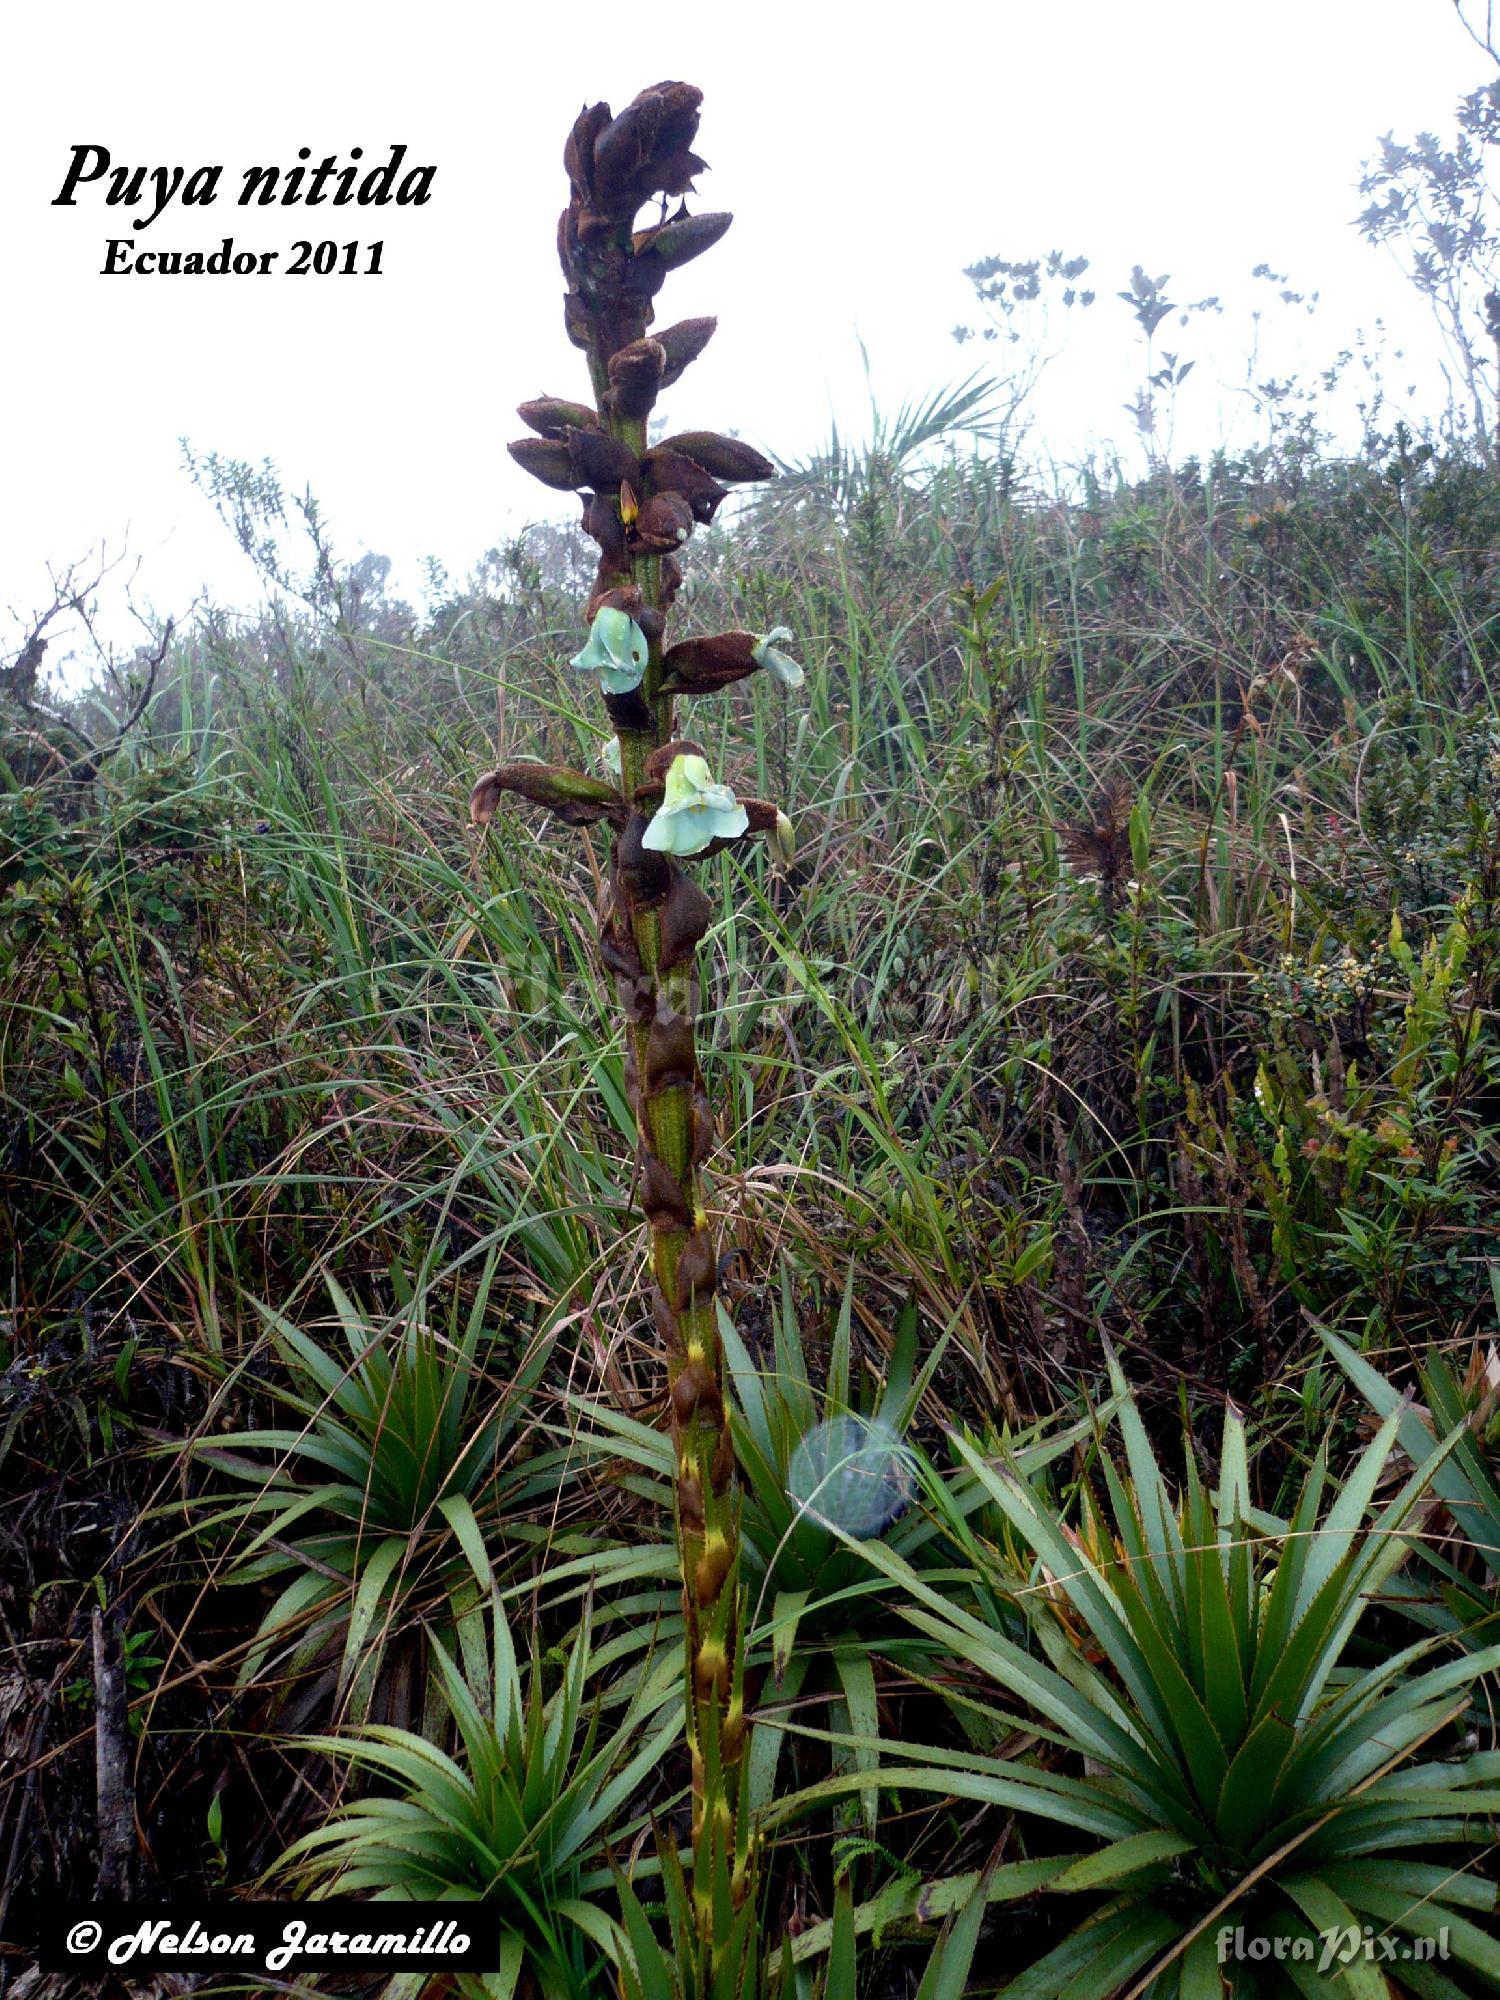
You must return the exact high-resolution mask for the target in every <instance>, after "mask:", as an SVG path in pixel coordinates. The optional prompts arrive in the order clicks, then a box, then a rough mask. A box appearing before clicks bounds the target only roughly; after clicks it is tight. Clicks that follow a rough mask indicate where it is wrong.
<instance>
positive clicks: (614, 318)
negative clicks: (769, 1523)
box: [472, 83, 801, 1960]
mask: <svg viewBox="0 0 1500 2000" xmlns="http://www.w3.org/2000/svg"><path fill="white" fill-rule="evenodd" d="M701 97H702V93H701V92H700V91H698V90H696V89H694V88H693V87H692V86H691V85H690V84H685V83H661V84H657V85H655V86H654V87H653V88H651V89H649V90H645V91H642V93H641V94H640V95H639V96H638V97H637V98H635V99H634V100H633V101H632V102H631V103H630V104H629V105H627V106H626V108H625V109H624V110H623V111H622V112H621V113H620V115H619V116H618V117H612V116H611V113H610V109H609V106H608V105H606V104H595V105H592V106H590V107H588V108H587V109H585V110H584V111H583V112H582V113H581V114H580V116H579V118H578V120H577V122H576V123H575V124H574V126H573V129H572V132H571V133H570V135H569V138H568V143H567V147H566V150H565V153H564V164H565V166H566V168H567V173H568V179H569V183H570V196H569V201H568V206H567V208H566V209H565V210H564V211H563V215H562V219H561V223H560V226H559V232H558V247H559V253H560V256H561V260H562V267H563V271H564V274H565V276H566V279H567V297H566V305H565V321H566V326H567V331H568V334H569V337H570V338H571V340H572V341H573V343H574V345H575V346H577V347H579V348H581V349H582V350H583V352H584V354H585V356H586V357H587V361H588V370H589V379H590V382H591V384H592V387H593V395H594V401H593V405H592V406H589V405H586V404H582V403H574V402H569V401H566V400H563V399H561V398H558V397H552V396H544V397H541V398H539V399H537V400H536V401H534V402H530V403H524V404H522V405H521V409H520V415H521V417H522V419H523V420H524V421H525V423H526V424H527V425H528V426H529V427H530V429H531V430H532V431H534V432H535V433H536V435H535V436H534V437H530V438H525V439H522V440H521V441H520V442H518V443H516V444H513V445H512V446H511V447H510V450H511V453H512V456H513V457H514V458H515V459H516V460H517V461H518V462H519V463H520V464H521V465H523V466H524V467H525V468H526V469H527V470H528V471H529V472H531V473H533V474H535V476H536V477H537V478H539V479H541V480H542V481H543V482H544V483H545V484H547V485H549V486H554V487H557V488H559V489H562V490H572V491H576V492H579V493H580V494H581V495H582V499H583V525H584V528H585V530H586V532H587V533H588V534H589V535H590V536H591V537H592V538H593V540H594V541H596V542H597V543H598V545H599V551H600V558H599V569H598V574H597V577H596V579H595V583H594V590H593V594H592V596H591V598H590V600H589V603H588V607H587V613H586V623H587V626H588V634H589V636H588V639H587V642H586V644H585V645H584V646H583V647H582V649H581V650H580V651H579V652H578V654H577V655H576V656H575V658H574V660H573V665H574V667H576V668H577V669H579V670H580V671H582V672H586V673H590V674H595V675H597V677H598V681H599V687H600V692H601V695H602V698H603V701H604V704H605V707H606V709H607V710H608V712H609V715H610V718H611V720H612V722H613V724H614V728H615V733H616V738H617V769H618V773H619V783H618V785H617V786H616V785H614V784H609V783H605V782H603V781H601V780H599V779H595V778H591V777H587V776H585V775H584V774H583V773H581V772H576V771H562V770H558V769H555V768H553V767H550V766H544V765H540V764H513V765H508V766H506V767H504V768H503V769H501V770H498V771H495V772H492V773H491V774H490V775H489V776H488V777H486V778H484V779H482V780H481V781H480V783H479V784H478V786H476V788H475V792H474V798H473V801H472V811H473V816H474V818H475V820H476V821H477V822H479V823H481V824H482V823H485V822H487V821H488V820H489V819H490V818H491V817H492V816H493V813H494V811H495V807H496V805H497V803H498V800H499V797H500V794H501V793H502V792H505V791H510V792H515V793H518V794H520V795H521V796H522V797H524V798H526V799H528V800H530V801H532V802H533V803H537V804H542V805H546V806H549V807H550V808H551V809H552V810H553V811H554V812H555V813H557V814H558V815H559V816H560V817H562V818H563V819H564V820H567V821H569V822H570V823H572V824H589V823H591V822H597V821H605V822H607V823H608V824H609V826H610V827H611V829H612V833H613V849H612V855H611V867H610V873H609V878H608V889H607V892H606V896H605V900H604V904H603V907H602V909H601V911H600V913H599V950H600V955H601V958H602V959H603V962H604V964H605V966H606V967H607V968H608V969H609V971H610V972H611V973H612V974H613V975H614V978H615V981H616V986H617V990H618V994H619V999H620V1004H621V1007H622V1009H623V1011H624V1015H625V1020H626V1027H627V1058H626V1086H627V1090H628V1093H629V1096H630V1100H631V1103H632V1106H633V1108H634V1111H635V1116H636V1123H637V1132H638V1145H637V1169H638V1178H639V1187H640V1203H641V1208H642V1210H643V1212H644V1215H645V1218H646V1221H647V1223H648V1225H649V1227H650V1232H651V1264H652V1278H653V1284H652V1307H653V1313H654V1318H655V1324H656V1328H657V1333H658V1337H659V1340H660V1345H661V1349H662V1352H663V1356H664V1360H665V1367H666V1378H667V1381H666V1387H667V1404H668V1411H669V1417H670V1423H671V1429H672V1438H673V1444H674V1453H675V1463H676V1474H675V1516H676V1528H677V1540H678V1547H679V1552H680V1557H681V1567H682V1583H683V1611H684V1617H685V1621H686V1629H687V1647H686V1656H685V1662H684V1677H685V1683H686V1727H687V1736H688V1743H689V1747H690V1750H691V1753H692V1771H693V1803H694V1810H693V1848H694V1870H693V1887H694V1901H695V1906H696V1911H697V1920H698V1926H699V1932H700V1937H701V1940H702V1943H703V1945H704V1947H705V1957H706V1958H707V1959H708V1960H712V1959H713V1958H714V1956H715V1943H716V1940H720V1939H722V1937H723V1935H724V1932H725V1930H726V1927H727V1925H728V1923H729V1920H730V1919H731V1918H732V1916H733V1913H734V1912H736V1911H738V1910H740V1908H741V1907H742V1906H743V1904H744V1902H745V1898H746V1895H747V1893H748V1888H749V1881H750V1874H751V1864H752V1843H751V1835H750V1828H749V1816H748V1808H747V1804H746V1801H745V1797H744V1788H743V1786H742V1784H741V1772H742V1769H743V1766H744V1758H745V1734H746V1730H745V1715H744V1691H743V1683H742V1662H743V1650H742V1647H741V1645H740V1643H739V1641H740V1631H739V1547H740V1544H739V1502H738V1496H737V1492H736V1485H735V1464H734V1450H733V1446H732V1444H731V1441H730V1433H729V1425H728V1419H727V1414H726V1410H725V1396H724V1368H723V1359H722V1355H721V1351H720V1343H719V1335H718V1323H717V1317H716V1307H715V1297H714V1294H715V1289H716V1285H717V1280H718V1270H719V1255H718V1243H717V1239H716V1235H715V1232H714V1230H713V1228H712V1225H711V1224H710V1222H709V1220H708V1217H707V1214H706V1213H705V1210H704V1206H703V1196H702V1186H701V1178H700V1176H701V1170H702V1167H703V1164H704V1162H705V1160H706V1159H707V1157H708V1155H709V1153H710V1152H711V1150H712V1148H713V1145H714V1143H715V1139H716V1136H717V1128H716V1124H715V1120H714V1117H713V1113H712V1111H711V1110H710V1107H709V1102H708V1098H707V1095H706V1093H705V1090H704V1083H703V1076H702V1073H701V1071H700V1070H699V1067H698V1059H697V1052H696V1046H695V1027H696V1022H697V1017H698V1013H699V1008H700V1004H701V993H700V984H699V970H698V962H697V954H698V946H699V944H700V943H701V942H702V939H703V937H704V935H705V933H706V932H707V929H708V926H709V920H710V915H711V905H710V902H709V899H708V897H707V896H706V895H705V893H704V892H703V890H702V889H701V888H700V887H698V885H697V884H696V883H695V882H694V881H692V879H691V878H690V877H689V876H688V875H687V873H686V872H685V871H684V869H683V868H682V866H681V862H682V860H683V859H685V858H687V857H690V856H695V855H709V854H714V853H718V852H720V851H721V850H722V849H724V848H727V847H730V846H733V845H734V844H736V843H737V842H739V841H742V840H745V839H748V838H750V837H752V836H753V835H755V834H757V833H760V834H768V835H770V836H771V837H772V838H773V839H774V840H775V841H776V842H777V844H778V845H779V846H780V847H781V848H782V849H783V850H786V849H787V847H788V845H789V841H790V834H791V829H790V826H789V825H788V823H787V821H786V820H785V818H784V817H783V815H782V814H781V813H779V812H778V811H777V810H776V809H775V807H773V806H771V805H768V804H767V803H766V802H764V801H763V800H759V799H743V800H742V799H738V798H736V797H735V795H734V793H733V792H732V791H731V790H730V789H729V787H728V786H726V785H723V784H720V783H718V782H716V781H715V778H714V775H713V773H712V771H711V770H710V769H709V765H708V762H707V759H706V758H705V757H704V755H703V752H702V750H701V749H700V747H699V746H698V745H697V744H696V743H693V742H691V741H688V740H686V739H685V738H679V736H678V734H677V727H676V720H675V706H676V703H677V701H678V700H679V699H680V698H682V697H688V696H697V695H704V694H709V693H714V692H717V691H718V690H720V689H722V688H724V687H727V686H729V685H730V684H731V683H733V682H734V681H736V680H740V679H743V678H745V677H746V676H748V675H750V674H753V673H756V672H761V671H766V672H769V673H771V674H772V675H773V677H775V678H776V679H778V680H779V681H781V682H782V683H783V684H786V685H795V684H796V683H797V682H799V681H800V679H801V669H800V668H799V667H798V666H797V664H796V662H795V661H793V660H791V659H790V658H788V656H787V655H786V654H785V653H784V652H782V651H781V650H780V642H781V641H783V640H785V639H787V638H788V637H789V636H790V635H789V634H788V633H786V632H785V631H783V630H779V629H778V630H777V631H775V632H772V633H768V634H765V635H763V636H761V635H757V634H754V633H750V632H724V633H719V634H717V635H715V636H712V637H703V638H688V639H683V640H680V641H678V642H677V643H676V644H675V645H670V646H669V645H667V644H666V628H667V619H668V614H669V613H670V611H671V608H672V602H673V599H674V598H675V597H676V595H677V592H678V589H679V587H680V585H681V582H682V571H681V568H680V566H679V563H678V556H677V552H678V550H679V549H680V548H681V547H682V545H683V544H684V543H685V542H686V541H687V540H688V538H689V536H690V535H691V534H692V532H693V529H694V527H695V526H697V525H699V524H700V523H707V522H709V521H711V520H712V519H713V517H714V513H715V511H716V510H717V508H718V507H719V505H720V503H721V502H722V501H723V500H724V499H725V498H726V497H727V495H728V491H729V488H730V487H731V486H733V485H736V484H740V483H743V482H747V481H753V480H762V479H768V478H769V477H770V476H771V474H772V467H771V465H770V463H769V462H768V461H767V460H766V459H764V458H763V457H762V456H761V455H760V453H759V452H756V451H753V450H751V449H750V447H749V446H747V445H744V444H741V443H740V442H739V441H738V440H737V439H735V438H729V437H721V436H718V435H716V434H715V433H712V432H708V431H691V432H686V433H683V434H682V435H680V436H676V437H669V438H667V439H665V440H664V441H662V442H660V443H658V444H654V445H653V444H650V443H648V424H649V419H650V416H651V412H652V409H653V408H654V406H655V403H656V400H657V397H658V396H659V394H660V393H661V391H662V390H663V389H666V388H670V387H671V385H672V384H673V383H675V382H676V381H677V380H678V378H679V377H680V376H681V374H682V372H683V370H684V369H685V368H686V367H687V366H688V365H689V363H690V362H691V361H693V360H694V359H695V357H696V356H697V355H698V354H699V353H700V352H701V351H702V349H703V348H704V346H705V345H706V344H707V342H708V340H709V338H710V336H711V335H712V334H713V331H714V327H715V324H716V322H715V321H714V320H712V319H690V320H683V321H681V322H679V323H678V324H677V325H675V326H669V327H666V328H663V329H662V330H661V331H659V332H655V333H653V332H649V331H648V329H649V328H650V327H651V325H652V322H653V306H652V301H653V299H654V298H655V295H656V293H657V291H658V290H659V289H660V287H661V285H662V283H663V282H664V280H665V279H666V277H667V275H668V273H669V272H670V271H671V270H673V269H675V268H676V266H677V265H679V264H682V263H685V262H686V261H687V260H688V259H689V258H691V257H695V256H697V255H698V254H699V253H700V252H701V251H703V250H706V249H708V247H709V246H710V245H711V244H712V243H715V242H717V240H718V239H719V237H720V236H722V235H723V233H724V231H725V229H726V228H727V227H728V226H729V221H730V218H729V217H728V216H727V215H689V214H688V212H687V206H686V203H685V202H682V203H681V204H680V205H679V207H678V209H677V210H676V212H675V213H674V214H672V215H670V216H668V214H667V201H668V198H669V197H673V198H678V197H681V196H683V195H685V194H687V193H688V192H689V191H690V190H691V187H692V183H693V179H694V176H695V175H696V174H698V173H699V172H701V171H702V168H703V162H702V161H701V160H699V159H698V158H697V157H696V156H695V154H694V153H693V152H692V151H691V146H692V143H693V140H694V137H695V136H696V133H697V129H698V107H699V104H700V102H701ZM658 196H659V197H661V212H660V216H659V218H658V219H657V220H655V221H654V222H652V223H651V224H650V225H649V226H648V227H646V228H644V229H638V228H637V227H636V218H637V216H638V214H639V212H640V211H641V209H642V208H643V207H644V206H646V204H648V203H650V202H652V201H653V200H654V199H655V198H656V197H658ZM726 1889H727V1892H728V1896H727V1901H728V1909H727V1910H725V1909H724V1908H723V1904H724V1901H725V1894H724V1892H725V1890H726ZM735 1928H737V1929H740V1928H743V1927H742V1926H735Z"/></svg>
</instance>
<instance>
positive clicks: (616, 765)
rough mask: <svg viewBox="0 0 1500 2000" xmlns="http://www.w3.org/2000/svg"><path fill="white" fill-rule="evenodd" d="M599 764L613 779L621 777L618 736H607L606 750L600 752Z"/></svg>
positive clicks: (605, 741) (605, 740)
mask: <svg viewBox="0 0 1500 2000" xmlns="http://www.w3.org/2000/svg"><path fill="white" fill-rule="evenodd" d="M599 762H600V763H601V764H602V765H603V766H604V768H605V770H606V771H608V772H609V774H610V776H611V777H612V778H618V777H619V775H620V739H619V737H618V736H607V737H606V738H605V739H604V748H603V749H602V750H601V751H600V752H599Z"/></svg>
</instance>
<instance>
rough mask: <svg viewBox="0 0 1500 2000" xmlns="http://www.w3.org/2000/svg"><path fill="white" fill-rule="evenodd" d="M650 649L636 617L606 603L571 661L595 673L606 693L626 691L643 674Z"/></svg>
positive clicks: (625, 692) (638, 681)
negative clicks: (585, 642)
mask: <svg viewBox="0 0 1500 2000" xmlns="http://www.w3.org/2000/svg"><path fill="white" fill-rule="evenodd" d="M649 652H650V648H649V647H648V646H647V644H646V635H645V633H644V632H643V631H642V630H641V628H640V626H639V625H637V624H636V622H635V620H634V619H633V618H631V617H629V616H628V615H627V614H626V613H625V612H623V611H616V610H615V609H614V607H613V606H612V605H608V604H606V605H605V607H604V609H603V610H602V611H600V612H599V613H598V614H597V616H596V617H595V619H594V623H593V627H592V629H591V630H590V632H589V642H588V644H587V645H586V646H585V647H584V649H583V651H582V652H581V653H575V654H574V655H573V658H572V662H571V664H572V665H573V666H575V667H581V668H582V669H584V671H586V672H592V673H597V674H598V676H599V685H600V687H602V688H603V690H604V692H605V693H606V694H629V693H630V691H631V689H632V688H638V687H639V686H640V684H641V682H642V681H643V680H644V679H645V677H646V660H647V657H648V655H649Z"/></svg>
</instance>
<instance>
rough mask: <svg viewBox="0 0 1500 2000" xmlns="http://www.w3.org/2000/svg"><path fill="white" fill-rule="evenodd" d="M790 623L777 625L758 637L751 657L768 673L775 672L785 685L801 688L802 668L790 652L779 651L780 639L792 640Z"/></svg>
mask: <svg viewBox="0 0 1500 2000" xmlns="http://www.w3.org/2000/svg"><path fill="white" fill-rule="evenodd" d="M791 636H792V628H791V626H790V625H776V626H773V627H772V629H771V630H770V631H769V632H767V633H766V635H765V637H764V638H761V639H757V640H756V642H755V644H754V646H753V647H752V648H751V651H750V657H751V658H752V659H753V660H754V662H755V664H756V665H757V666H758V667H764V668H765V670H766V672H767V673H768V674H774V675H775V676H776V678H777V680H779V681H780V682H781V685H782V686H783V687H787V688H799V687H801V685H802V668H801V667H800V666H799V665H798V663H797V661H796V660H794V659H793V658H792V657H791V655H790V654H788V653H782V652H778V651H777V643H778V641H779V640H782V639H786V640H790V638H791Z"/></svg>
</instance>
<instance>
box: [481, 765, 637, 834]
mask: <svg viewBox="0 0 1500 2000" xmlns="http://www.w3.org/2000/svg"><path fill="white" fill-rule="evenodd" d="M504 792H514V793H515V794H516V795H517V797H519V798H523V799H528V800H529V801H530V802H531V804H532V805H537V806H545V807H546V808H547V810H548V811H549V812H551V813H553V814H555V815H556V817H557V818H558V819H560V820H563V821H564V822H565V823H566V824H567V825H569V826H593V825H594V823H595V822H596V821H598V820H601V819H607V820H609V821H610V822H611V823H612V824H613V825H615V826H623V825H624V824H625V819H626V814H627V811H628V808H627V806H626V804H625V800H624V798H623V797H622V796H621V794H620V792H619V791H618V790H617V789H616V787H615V786H613V785H610V784H606V783H605V782H604V780H603V779H602V778H591V777H589V776H588V775H587V773H586V772H583V771H570V770H568V769H567V768H566V767H565V766H564V765H561V764H502V765H501V766H500V768H499V769H498V770H496V771H490V772H488V773H487V774H486V775H485V776H484V777H482V778H481V779H480V780H479V782H478V784H477V785H475V787H474V789H473V791H472V792H471V793H470V794H469V818H470V820H471V821H472V822H473V824H474V825H475V826H488V825H489V823H490V821H491V820H492V819H493V818H494V817H495V811H496V808H497V807H498V806H499V803H500V798H501V794H502V793H504Z"/></svg>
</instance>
